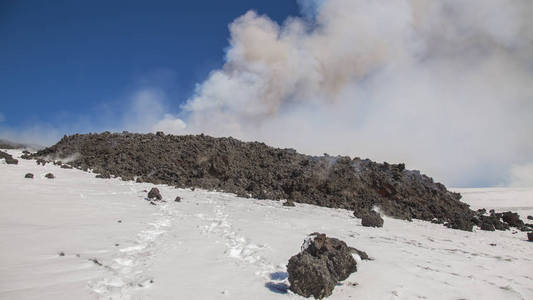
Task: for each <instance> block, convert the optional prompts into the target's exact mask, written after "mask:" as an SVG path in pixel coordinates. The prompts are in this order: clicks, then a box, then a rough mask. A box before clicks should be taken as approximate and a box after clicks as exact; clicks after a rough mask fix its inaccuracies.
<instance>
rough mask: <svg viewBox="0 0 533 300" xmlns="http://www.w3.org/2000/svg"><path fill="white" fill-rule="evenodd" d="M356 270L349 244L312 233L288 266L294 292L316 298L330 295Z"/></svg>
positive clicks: (291, 287)
mask: <svg viewBox="0 0 533 300" xmlns="http://www.w3.org/2000/svg"><path fill="white" fill-rule="evenodd" d="M355 271H357V262H356V261H355V259H354V258H353V256H352V255H351V249H350V248H349V247H348V246H347V245H346V243H344V242H343V241H341V240H338V239H336V238H328V237H326V235H325V234H320V233H313V234H311V235H310V236H309V238H308V239H307V240H306V241H305V242H304V244H303V245H302V251H301V252H300V253H298V254H297V255H294V256H293V257H291V258H290V259H289V264H288V265H287V272H288V273H289V283H290V289H291V291H293V292H294V293H296V294H298V295H301V296H304V297H310V296H313V297H315V298H316V299H322V298H324V297H328V296H330V295H331V293H332V292H333V289H334V288H335V285H336V284H337V283H338V282H339V281H342V280H345V279H346V278H348V276H350V274H351V273H353V272H355Z"/></svg>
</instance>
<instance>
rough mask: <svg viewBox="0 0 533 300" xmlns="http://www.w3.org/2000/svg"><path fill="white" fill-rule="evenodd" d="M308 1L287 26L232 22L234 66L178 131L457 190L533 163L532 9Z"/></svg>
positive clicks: (521, 4)
mask: <svg viewBox="0 0 533 300" xmlns="http://www.w3.org/2000/svg"><path fill="white" fill-rule="evenodd" d="M299 3H300V4H301V7H302V10H303V13H302V15H303V17H301V18H298V17H291V18H288V19H287V20H286V21H285V22H284V23H283V24H281V25H280V24H277V23H275V22H273V21H272V20H271V19H269V18H268V16H264V15H258V14H257V13H255V12H253V11H249V12H247V13H246V14H245V15H243V16H241V17H239V18H238V19H236V20H235V21H234V22H233V23H231V24H230V26H229V28H230V34H231V36H230V39H229V43H230V45H229V48H228V49H227V52H226V57H225V59H226V61H225V65H224V66H223V68H221V69H219V70H213V71H212V72H211V74H210V75H209V77H208V78H207V79H206V80H205V81H204V82H202V83H200V84H198V86H197V89H196V91H195V94H194V95H193V96H192V97H191V98H190V99H188V101H187V103H186V104H185V105H184V106H183V110H184V112H185V113H186V115H187V116H186V117H185V118H184V121H185V123H186V126H185V124H181V123H179V122H177V123H179V125H177V126H174V127H172V128H173V129H172V132H174V133H200V132H204V133H207V134H211V135H215V136H234V137H238V138H242V139H245V140H261V141H264V142H266V143H269V144H273V145H277V146H284V147H293V148H296V149H297V150H299V151H301V152H304V153H312V154H321V153H323V152H327V153H330V154H343V155H350V156H361V157H369V158H372V159H375V160H387V161H391V162H404V161H405V162H407V163H408V166H409V167H411V168H418V169H421V170H422V171H423V172H425V173H427V174H431V175H432V176H434V177H435V179H437V180H439V181H443V182H445V183H447V184H450V185H456V186H476V185H477V186H479V185H498V184H509V183H510V181H511V180H513V181H515V182H516V181H517V179H516V178H513V179H511V177H513V176H515V175H516V174H520V172H516V171H514V172H513V171H512V170H511V169H514V170H517V166H521V165H528V164H530V163H531V162H533V142H532V141H533V139H532V138H531V136H533V132H532V131H533V130H532V129H533V84H532V83H533V58H532V54H531V53H533V21H532V20H533V19H532V18H530V17H529V16H531V15H532V13H533V2H531V1H529V0H516V1H511V0H507V1H506V0H473V1H458V0H441V1H423V0H410V1H408V0H405V1H382V0H378V1H367V0H324V1H303V0H302V1H299ZM173 120H174V119H173ZM163 121H164V120H163ZM174 121H175V120H174ZM167 123H168V122H167ZM520 170H521V169H520ZM511 173H512V175H511ZM518 181H519V180H518Z"/></svg>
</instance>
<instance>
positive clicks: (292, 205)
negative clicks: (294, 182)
mask: <svg viewBox="0 0 533 300" xmlns="http://www.w3.org/2000/svg"><path fill="white" fill-rule="evenodd" d="M283 206H291V207H294V206H296V205H295V204H294V202H293V201H292V200H287V201H285V202H283Z"/></svg>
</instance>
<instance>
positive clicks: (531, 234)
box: [527, 232, 533, 242]
mask: <svg viewBox="0 0 533 300" xmlns="http://www.w3.org/2000/svg"><path fill="white" fill-rule="evenodd" d="M527 240H528V241H530V242H533V232H528V233H527Z"/></svg>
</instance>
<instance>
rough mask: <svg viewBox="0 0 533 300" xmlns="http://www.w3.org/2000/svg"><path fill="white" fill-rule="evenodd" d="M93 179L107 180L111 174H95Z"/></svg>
mask: <svg viewBox="0 0 533 300" xmlns="http://www.w3.org/2000/svg"><path fill="white" fill-rule="evenodd" d="M95 177H96V178H101V179H109V178H111V174H109V173H107V172H104V173H102V174H96V176H95Z"/></svg>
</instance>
